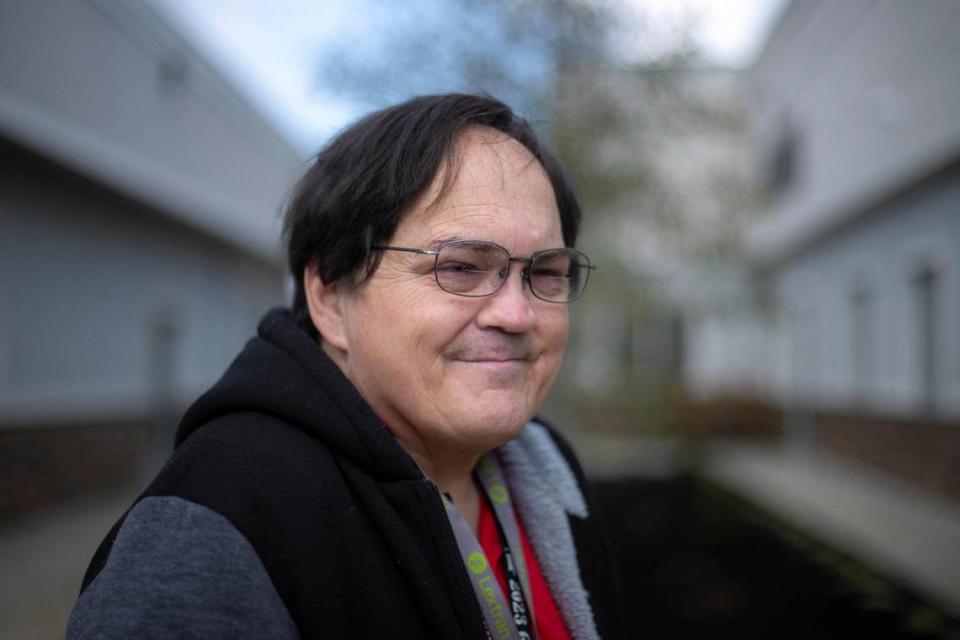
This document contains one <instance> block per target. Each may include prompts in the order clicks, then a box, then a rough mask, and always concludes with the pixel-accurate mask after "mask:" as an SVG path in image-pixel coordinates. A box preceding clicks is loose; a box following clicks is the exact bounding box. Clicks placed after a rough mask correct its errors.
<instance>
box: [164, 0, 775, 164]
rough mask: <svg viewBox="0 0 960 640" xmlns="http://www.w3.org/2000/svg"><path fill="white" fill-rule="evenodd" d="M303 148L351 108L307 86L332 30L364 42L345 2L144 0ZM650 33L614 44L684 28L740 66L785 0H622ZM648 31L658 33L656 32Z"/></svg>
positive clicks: (353, 112)
mask: <svg viewBox="0 0 960 640" xmlns="http://www.w3.org/2000/svg"><path fill="white" fill-rule="evenodd" d="M152 1H153V3H154V4H155V5H156V6H158V7H159V8H160V10H161V11H162V12H163V13H164V14H166V15H168V16H169V17H170V18H171V20H172V21H173V22H174V23H175V24H176V25H177V27H178V29H179V30H180V31H181V32H183V33H184V35H185V36H186V37H187V38H188V39H190V41H191V42H192V43H193V44H194V46H196V47H197V48H198V49H199V50H200V51H201V52H202V53H204V54H205V55H206V56H207V57H208V58H209V59H210V60H211V62H212V63H213V64H214V65H215V66H217V67H218V68H219V69H220V70H221V71H222V72H223V73H224V74H225V75H227V76H228V77H229V78H230V79H231V80H232V81H233V82H234V83H236V84H237V85H238V86H239V88H240V89H241V91H243V92H244V93H245V94H246V95H248V96H249V97H250V99H251V100H252V101H253V102H254V104H256V105H257V107H259V108H260V109H261V110H262V111H264V112H265V113H266V115H267V116H268V117H269V118H270V119H271V120H272V121H273V122H274V123H275V124H276V125H277V127H278V128H279V129H280V130H281V131H282V132H283V133H284V134H285V135H286V136H287V137H288V138H289V139H290V140H291V142H293V143H294V144H295V145H296V146H297V147H298V148H299V149H301V150H302V151H303V152H304V153H312V152H314V151H316V150H317V149H318V148H319V147H320V145H321V144H322V143H323V141H324V140H325V139H326V138H328V137H329V136H330V135H331V134H332V133H333V132H335V131H336V130H337V129H339V128H340V127H342V126H343V125H344V124H346V123H347V122H349V121H350V120H352V119H354V118H356V117H357V116H358V115H359V112H360V109H361V108H362V107H361V106H360V105H356V104H352V103H350V102H347V101H344V100H342V99H339V98H338V97H337V96H335V95H333V94H331V93H329V92H325V91H324V90H323V88H322V87H318V86H317V79H316V78H317V60H318V55H319V53H320V52H322V51H323V50H324V47H325V44H326V43H328V42H329V41H330V40H331V39H332V38H333V37H334V35H336V36H337V37H342V36H343V34H344V33H346V34H348V35H350V34H355V36H356V38H357V40H358V42H362V40H363V38H370V37H371V34H370V30H369V28H367V29H365V26H366V25H365V22H364V19H363V16H364V12H363V11H362V10H358V9H357V2H351V1H350V0H325V1H324V2H317V1H316V0H203V1H202V2H197V1H196V0H152ZM629 3H630V4H631V5H635V6H636V7H638V8H639V9H640V10H641V11H642V15H644V16H646V19H647V20H648V21H649V24H651V25H654V26H656V27H657V28H656V29H647V30H645V31H644V34H645V37H644V38H643V39H642V40H641V39H636V40H632V39H631V40H629V41H628V42H626V43H625V44H624V54H625V56H626V57H628V58H630V57H632V58H635V59H642V58H643V57H645V56H650V55H655V54H656V53H657V52H658V50H660V49H663V48H666V47H669V46H670V42H671V40H670V39H671V35H672V34H671V29H670V26H671V25H678V24H681V23H683V22H687V23H688V24H690V23H691V20H692V24H693V26H694V36H695V39H696V41H697V43H698V44H699V46H700V48H701V49H702V51H703V54H704V57H705V59H706V60H707V61H709V62H710V63H713V64H716V65H719V66H729V67H746V66H749V64H750V63H751V62H752V60H753V58H754V57H755V56H756V55H757V53H758V52H759V50H760V47H761V46H762V44H763V42H764V40H765V37H766V35H767V34H768V32H769V30H770V28H771V27H772V26H773V24H774V23H775V21H776V18H777V17H778V16H779V15H780V13H781V12H782V11H783V9H784V6H785V5H786V3H787V0H629ZM657 34H660V35H659V37H658V36H657Z"/></svg>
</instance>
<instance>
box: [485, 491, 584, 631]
mask: <svg viewBox="0 0 960 640" xmlns="http://www.w3.org/2000/svg"><path fill="white" fill-rule="evenodd" d="M517 529H518V530H519V532H520V544H521V545H522V546H523V557H524V559H525V560H526V561H527V572H528V573H529V574H530V591H531V592H532V593H531V597H532V598H533V613H534V615H535V616H536V619H535V624H536V627H537V638H539V639H540V640H571V638H570V633H569V632H568V631H567V626H566V625H565V624H564V622H563V618H561V617H560V611H559V610H558V609H557V603H556V602H555V601H554V599H553V596H552V595H551V594H550V589H549V588H548V587H547V583H546V581H545V580H544V579H543V574H542V573H541V572H540V565H538V564H537V558H536V556H534V555H533V549H531V548H530V543H529V541H528V540H527V533H526V531H524V530H523V525H521V524H520V520H519V519H518V520H517ZM477 533H478V536H477V537H478V538H479V539H480V546H481V547H483V552H484V553H485V554H487V561H488V562H489V563H490V565H491V566H492V567H493V573H494V575H496V576H497V581H498V582H499V583H500V588H501V589H502V590H503V593H504V594H505V595H506V594H509V593H510V591H509V590H508V589H507V576H506V573H505V572H504V570H503V563H502V562H501V559H502V558H503V546H502V545H501V543H500V534H499V532H498V531H497V521H496V519H495V518H494V515H493V509H491V508H490V503H489V502H487V499H486V498H485V497H484V496H483V495H482V494H481V495H480V520H479V522H478V524H477Z"/></svg>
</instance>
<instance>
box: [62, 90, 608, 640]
mask: <svg viewBox="0 0 960 640" xmlns="http://www.w3.org/2000/svg"><path fill="white" fill-rule="evenodd" d="M579 218H580V211H579V207H578V204H577V201H576V199H575V197H574V195H573V193H572V191H571V189H570V187H569V185H568V183H567V181H566V179H565V178H564V176H563V173H562V171H561V170H560V167H559V165H558V164H557V162H556V161H555V160H554V159H553V157H552V156H551V155H550V154H549V153H548V152H547V151H545V150H544V149H542V148H541V147H540V146H539V144H538V142H537V139H536V137H535V135H534V133H533V132H532V130H531V129H530V127H529V126H528V125H527V124H526V123H525V122H524V121H523V120H520V119H519V118H517V117H516V116H514V115H513V113H512V112H511V111H510V110H509V109H508V108H507V107H506V106H505V105H503V104H501V103H499V102H497V101H495V100H493V99H490V98H486V97H477V96H468V95H444V96H428V97H422V98H417V99H414V100H411V101H409V102H406V103H403V104H400V105H398V106H395V107H392V108H389V109H386V110H384V111H381V112H378V113H374V114H372V115H370V116H368V117H367V118H365V119H363V120H361V121H360V122H359V123H357V124H355V125H354V126H353V127H351V128H349V129H347V130H346V131H345V132H344V133H342V134H341V135H340V136H338V137H337V138H336V139H335V140H334V141H333V142H331V143H330V144H329V145H328V146H327V147H326V148H325V149H324V150H323V151H322V152H321V153H320V154H319V155H318V157H317V159H316V161H315V163H314V164H313V166H312V167H311V168H310V169H309V171H308V172H307V174H306V175H305V176H304V178H303V179H302V180H301V182H300V184H299V185H298V187H297V190H296V193H295V195H294V197H293V199H292V201H291V204H290V206H289V208H288V211H287V218H286V238H287V246H288V252H289V260H290V267H291V270H292V272H293V274H294V277H295V278H296V283H297V284H296V292H295V296H294V303H293V308H292V311H291V312H286V311H284V310H275V311H273V312H271V313H270V314H268V315H267V316H266V317H265V318H264V320H263V321H262V323H261V325H260V328H259V335H258V337H256V338H254V339H253V340H251V341H250V342H249V343H248V344H247V346H246V348H245V349H244V351H243V352H242V353H241V354H240V356H239V357H238V358H237V360H236V361H235V362H234V363H233V364H232V365H231V367H230V369H229V370H228V371H227V372H226V374H225V375H224V377H223V378H222V379H221V380H220V381H219V382H218V383H217V384H216V385H215V386H214V387H213V388H212V389H211V390H210V391H208V392H207V393H206V394H205V395H204V396H202V397H201V398H200V399H199V400H198V401H197V402H196V403H195V404H194V405H193V406H192V407H191V408H190V409H189V411H188V412H187V414H186V415H185V416H184V418H183V421H182V423H181V425H180V430H179V432H178V435H177V448H176V451H175V453H174V455H173V457H172V458H171V460H170V461H169V462H168V463H167V465H166V466H165V467H164V469H163V470H162V471H161V472H160V474H159V476H158V477H157V479H156V480H155V481H154V482H153V483H152V484H151V485H150V487H149V488H148V489H147V490H146V491H145V492H144V494H143V495H142V496H141V497H140V499H139V500H138V501H137V502H136V504H135V505H134V506H133V507H132V508H131V509H130V510H129V511H128V512H127V513H126V514H125V516H124V517H123V518H122V519H121V520H120V522H118V523H117V525H116V526H115V527H114V529H113V530H112V531H111V532H110V533H109V534H108V536H107V538H106V540H105V541H104V543H103V544H102V545H101V547H100V549H99V550H98V552H97V554H96V556H95V557H94V559H93V561H92V562H91V566H90V569H89V570H88V573H87V576H86V577H85V579H84V587H83V591H82V593H81V596H80V599H79V600H78V603H77V606H76V607H75V610H74V612H73V614H72V616H71V620H70V623H69V626H68V636H69V637H72V638H105V637H106V638H112V637H202V638H208V637H209V638H246V637H250V638H297V637H300V638H385V637H391V638H392V637H398V638H444V639H447V638H477V639H481V638H486V637H494V638H529V637H539V638H577V639H580V638H599V637H604V638H608V637H616V636H617V635H618V633H619V629H618V612H617V609H616V600H617V596H616V592H615V589H614V588H613V587H612V586H611V580H612V572H611V568H610V565H609V560H608V554H607V550H606V544H605V541H604V538H603V536H602V534H601V531H600V529H599V526H598V524H597V522H596V518H595V516H594V513H593V510H592V505H590V503H589V502H588V501H587V495H586V491H585V486H584V480H583V477H582V473H581V471H580V469H579V467H578V466H577V464H576V462H575V460H574V459H573V456H572V453H571V452H570V450H569V449H568V448H567V446H566V445H565V444H564V443H563V442H562V441H561V440H559V439H558V438H557V436H556V434H554V433H553V432H552V431H551V430H550V429H549V428H548V427H546V426H545V425H543V423H542V422H540V421H539V420H536V419H534V417H533V416H534V414H535V412H536V411H537V409H538V408H539V407H540V405H541V404H542V402H543V400H544V397H545V396H546V394H547V391H548V390H549V388H550V386H551V384H552V383H553V380H554V378H555V376H556V374H557V371H558V369H559V367H560V362H561V359H562V355H563V351H564V347H565V344H566V340H567V330H568V317H567V304H568V303H569V302H572V301H573V300H575V299H576V298H577V297H578V296H579V295H580V294H581V293H582V291H583V287H584V286H585V284H586V281H587V277H588V275H589V272H590V269H591V266H590V263H589V260H588V259H587V258H586V256H584V255H583V254H581V253H579V252H578V251H576V250H575V249H573V245H574V241H575V238H576V234H577V226H578V223H579Z"/></svg>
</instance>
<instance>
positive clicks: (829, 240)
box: [684, 0, 960, 498]
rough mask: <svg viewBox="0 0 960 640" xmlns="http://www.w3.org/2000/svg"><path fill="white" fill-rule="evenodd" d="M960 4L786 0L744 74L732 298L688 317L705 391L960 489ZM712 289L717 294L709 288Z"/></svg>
mask: <svg viewBox="0 0 960 640" xmlns="http://www.w3.org/2000/svg"><path fill="white" fill-rule="evenodd" d="M958 24H960V7H958V6H957V5H956V3H953V2H924V3H921V4H920V5H908V4H904V3H897V2H873V1H868V0H862V1H861V0H856V1H854V0H851V1H850V2H843V3H832V2H796V3H793V4H791V5H790V6H789V8H788V9H787V10H786V12H785V14H784V16H783V18H782V20H781V22H780V24H779V25H778V27H777V28H776V30H775V31H774V33H773V34H772V36H771V37H770V39H769V41H768V42H767V44H766V47H765V49H764V50H763V52H762V54H761V55H760V57H759V59H758V60H757V62H756V64H755V65H754V66H753V68H752V69H751V70H750V71H749V72H748V74H747V81H748V86H749V92H748V95H749V105H750V112H751V117H752V122H753V127H754V130H755V132H756V140H757V144H758V149H759V158H758V160H759V162H760V164H761V166H762V168H763V171H764V174H765V180H764V182H765V188H766V199H765V201H762V202H761V205H760V214H759V217H758V220H757V222H756V223H755V224H754V225H753V226H752V228H751V229H750V235H749V238H748V243H747V245H746V247H747V253H746V256H745V257H746V260H744V261H742V262H741V265H742V267H743V269H742V270H741V271H739V272H735V274H737V275H736V276H735V277H734V278H732V280H733V281H734V282H736V283H737V286H736V287H735V288H736V289H738V294H737V296H738V299H739V301H740V304H738V305H737V306H736V307H733V308H731V307H730V306H729V305H723V304H721V305H715V306H714V308H713V309H710V307H709V305H708V306H706V307H702V308H701V309H699V310H697V311H696V312H694V313H689V314H688V315H687V316H686V318H685V329H686V336H687V343H686V350H685V359H684V365H685V368H684V382H685V384H686V385H687V387H688V389H690V390H691V392H692V393H693V394H694V395H695V396H697V397H700V398H704V397H710V396H714V397H715V396H717V395H723V394H727V395H739V396H741V397H743V396H749V397H753V398H756V399H757V400H759V401H761V402H766V403H770V404H771V405H772V406H774V407H777V408H782V410H783V411H784V415H785V427H786V431H787V436H788V438H791V439H792V441H794V442H796V443H798V444H800V445H801V446H817V447H821V448H824V449H827V450H830V451H833V452H836V453H839V454H842V455H844V456H847V457H849V458H852V459H854V460H857V461H860V462H864V463H868V464H871V465H875V466H877V467H879V468H882V469H884V470H886V471H889V472H892V473H894V474H896V475H898V476H899V477H902V478H907V479H909V480H911V481H914V482H917V483H920V484H922V485H923V486H925V487H927V488H928V489H931V490H935V491H940V492H943V493H946V494H949V495H952V496H953V497H954V498H960V119H958V118H957V113H960V81H958V79H960V41H958V39H957V38H956V29H957V26H958ZM717 302H720V303H723V302H724V300H723V298H720V299H719V300H717Z"/></svg>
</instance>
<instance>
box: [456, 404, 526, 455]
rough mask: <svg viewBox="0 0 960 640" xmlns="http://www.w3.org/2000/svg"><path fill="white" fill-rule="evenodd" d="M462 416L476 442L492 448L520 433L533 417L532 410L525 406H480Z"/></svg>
mask: <svg viewBox="0 0 960 640" xmlns="http://www.w3.org/2000/svg"><path fill="white" fill-rule="evenodd" d="M464 417H465V420H464V423H463V424H465V425H470V426H469V428H468V430H469V432H470V434H471V436H472V437H473V438H474V439H475V440H476V441H477V442H478V444H481V443H482V444H483V445H484V446H485V448H487V449H492V448H495V447H499V446H500V445H502V444H504V443H506V442H509V441H510V440H513V439H514V438H516V437H517V436H518V435H520V432H521V431H523V428H524V427H525V426H526V425H527V423H528V422H529V421H530V418H532V417H533V412H532V411H530V410H529V408H528V407H526V406H524V407H519V406H513V407H510V406H504V405H500V406H498V407H496V408H491V407H489V406H482V407H478V408H477V410H476V412H473V413H471V414H470V415H469V416H464Z"/></svg>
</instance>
